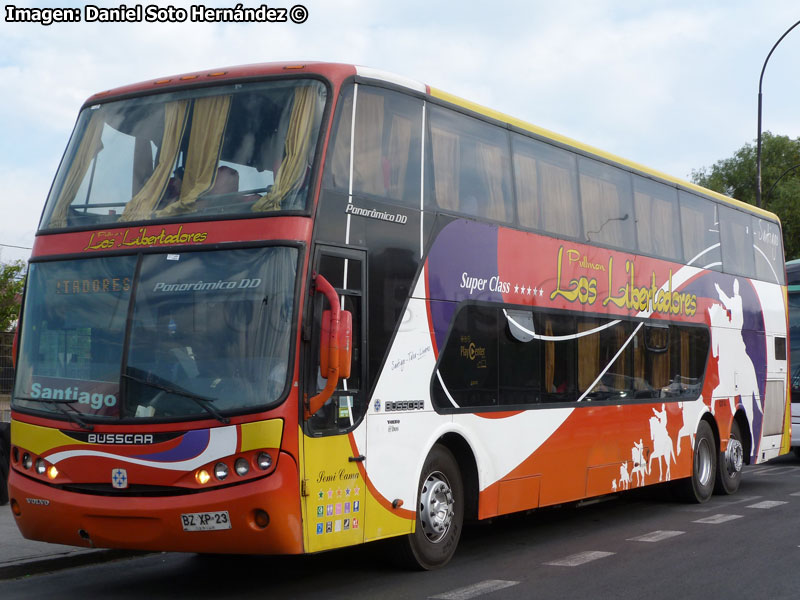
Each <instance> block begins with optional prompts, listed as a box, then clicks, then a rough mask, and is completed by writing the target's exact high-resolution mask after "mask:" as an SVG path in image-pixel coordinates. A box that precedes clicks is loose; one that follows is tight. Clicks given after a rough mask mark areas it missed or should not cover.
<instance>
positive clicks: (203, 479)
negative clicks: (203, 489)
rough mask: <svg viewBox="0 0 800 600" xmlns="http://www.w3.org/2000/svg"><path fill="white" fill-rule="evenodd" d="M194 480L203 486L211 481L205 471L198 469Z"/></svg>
mask: <svg viewBox="0 0 800 600" xmlns="http://www.w3.org/2000/svg"><path fill="white" fill-rule="evenodd" d="M194 478H195V479H196V480H197V483H199V484H200V485H205V484H207V483H208V481H209V479H211V475H209V474H208V471H206V470H205V469H200V470H199V471H197V473H195V474H194Z"/></svg>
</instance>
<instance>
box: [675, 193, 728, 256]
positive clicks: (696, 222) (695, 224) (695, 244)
mask: <svg viewBox="0 0 800 600" xmlns="http://www.w3.org/2000/svg"><path fill="white" fill-rule="evenodd" d="M707 229H708V226H707V225H706V219H705V215H704V214H703V211H701V210H695V209H694V208H692V207H690V206H686V205H683V206H681V230H682V232H683V247H684V251H685V252H686V256H685V257H684V258H685V259H686V260H687V261H689V260H692V259H693V258H694V257H695V256H697V255H698V254H700V252H702V251H703V250H705V249H706V230H707ZM717 235H719V234H717ZM700 264H706V263H703V262H702V260H701V262H700Z"/></svg>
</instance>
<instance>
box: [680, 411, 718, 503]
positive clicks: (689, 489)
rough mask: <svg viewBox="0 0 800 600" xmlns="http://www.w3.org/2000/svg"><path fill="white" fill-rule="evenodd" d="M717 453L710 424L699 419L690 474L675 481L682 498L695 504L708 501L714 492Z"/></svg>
mask: <svg viewBox="0 0 800 600" xmlns="http://www.w3.org/2000/svg"><path fill="white" fill-rule="evenodd" d="M718 455H719V454H718V452H717V447H716V442H715V440H714V433H713V432H712V431H711V426H710V425H709V424H708V423H707V422H706V421H700V424H699V425H698V426H697V433H696V434H695V437H694V452H692V476H691V477H689V478H688V479H682V480H680V481H679V482H677V483H678V484H679V486H680V487H679V488H678V491H679V493H680V495H681V496H682V497H683V499H684V500H687V501H688V502H695V503H697V504H702V503H703V502H708V500H709V499H710V498H711V495H712V494H713V493H714V481H715V479H716V474H717V456H718Z"/></svg>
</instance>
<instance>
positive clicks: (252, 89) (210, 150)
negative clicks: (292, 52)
mask: <svg viewBox="0 0 800 600" xmlns="http://www.w3.org/2000/svg"><path fill="white" fill-rule="evenodd" d="M325 98H326V89H325V86H324V85H323V84H322V83H321V82H318V81H312V80H285V81H275V82H268V83H253V84H234V85H229V86H224V87H215V88H204V89H200V90H192V91H185V92H175V93H165V94H158V95H151V96H145V97H141V98H131V99H128V100H119V101H115V102H108V103H106V104H100V105H95V106H91V107H88V108H86V109H84V110H83V111H82V112H81V115H80V117H79V118H78V123H77V125H76V127H75V131H74V133H73V136H72V139H71V140H70V143H69V146H68V147H67V151H66V153H65V155H64V160H63V161H62V163H61V166H60V168H59V170H58V173H57V175H56V180H55V183H54V185H53V188H52V190H51V192H50V196H49V198H48V200H47V206H46V208H45V212H44V217H43V219H42V223H41V227H40V228H41V229H47V230H52V229H59V228H63V227H82V226H86V227H90V226H94V225H96V224H98V223H104V224H105V223H125V222H132V221H148V220H153V219H179V218H184V217H189V216H190V217H193V218H194V217H197V216H212V215H220V214H225V215H231V214H232V215H242V216H245V215H252V214H255V213H264V212H268V211H278V210H305V209H306V204H307V199H308V198H307V197H308V193H307V191H308V186H309V182H310V179H311V177H310V173H311V165H312V164H313V161H314V155H315V152H316V142H317V138H318V133H319V127H320V121H321V117H322V111H323V108H324V105H325Z"/></svg>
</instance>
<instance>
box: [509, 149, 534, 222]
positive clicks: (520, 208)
mask: <svg viewBox="0 0 800 600" xmlns="http://www.w3.org/2000/svg"><path fill="white" fill-rule="evenodd" d="M536 163H537V161H536V159H535V158H532V157H530V156H525V155H524V154H515V155H514V177H515V178H516V189H517V215H519V222H520V225H522V226H523V227H531V228H533V229H540V228H541V224H540V223H539V204H540V201H539V189H538V187H537V186H538V180H539V175H538V173H537V171H536Z"/></svg>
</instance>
